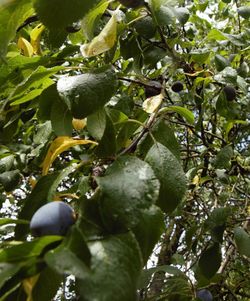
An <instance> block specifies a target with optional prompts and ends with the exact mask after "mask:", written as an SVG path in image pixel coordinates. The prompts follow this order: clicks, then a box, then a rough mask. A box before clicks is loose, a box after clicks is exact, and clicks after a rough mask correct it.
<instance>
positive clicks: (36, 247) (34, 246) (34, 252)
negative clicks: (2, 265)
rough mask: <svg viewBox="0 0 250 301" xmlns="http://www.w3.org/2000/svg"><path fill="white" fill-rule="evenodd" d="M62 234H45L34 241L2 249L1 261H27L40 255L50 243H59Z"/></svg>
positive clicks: (0, 252)
mask: <svg viewBox="0 0 250 301" xmlns="http://www.w3.org/2000/svg"><path fill="white" fill-rule="evenodd" d="M61 240H62V237H61V236H52V235H51V236H44V237H41V238H38V239H34V240H33V241H29V242H24V243H21V244H18V245H14V246H10V247H8V248H5V249H2V250H0V262H18V261H25V260H28V259H30V258H32V257H37V256H39V255H40V254H41V253H42V251H43V250H44V249H45V248H46V247H49V246H50V245H53V246H54V245H55V244H58V243H59V242H60V241H61Z"/></svg>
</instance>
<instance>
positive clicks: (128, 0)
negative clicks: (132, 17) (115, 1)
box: [119, 0, 144, 8]
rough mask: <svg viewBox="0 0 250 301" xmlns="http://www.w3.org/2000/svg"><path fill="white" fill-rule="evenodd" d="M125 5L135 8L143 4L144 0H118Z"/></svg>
mask: <svg viewBox="0 0 250 301" xmlns="http://www.w3.org/2000/svg"><path fill="white" fill-rule="evenodd" d="M119 2H120V3H121V4H122V5H124V6H125V7H130V8H136V7H140V6H142V5H143V3H144V0H119Z"/></svg>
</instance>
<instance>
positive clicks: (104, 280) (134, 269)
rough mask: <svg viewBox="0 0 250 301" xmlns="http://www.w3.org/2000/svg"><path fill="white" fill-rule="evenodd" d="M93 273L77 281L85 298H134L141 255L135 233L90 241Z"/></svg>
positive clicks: (119, 300) (130, 300) (129, 300)
mask: <svg viewBox="0 0 250 301" xmlns="http://www.w3.org/2000/svg"><path fill="white" fill-rule="evenodd" d="M89 248H90V251H91V255H92V259H91V270H92V273H91V274H90V275H89V277H88V278H86V279H84V280H78V281H77V283H76V289H77V291H78V292H79V294H80V296H81V297H82V298H83V299H84V300H89V301H90V300H102V301H110V300H112V301H134V300H136V288H137V281H138V279H139V276H140V272H141V269H142V265H143V263H142V258H141V254H140V250H139V247H138V244H137V241H136V239H135V238H134V236H133V235H132V234H131V233H130V232H128V233H125V234H121V235H115V236H109V237H108V238H104V239H102V240H96V241H93V242H90V243H89Z"/></svg>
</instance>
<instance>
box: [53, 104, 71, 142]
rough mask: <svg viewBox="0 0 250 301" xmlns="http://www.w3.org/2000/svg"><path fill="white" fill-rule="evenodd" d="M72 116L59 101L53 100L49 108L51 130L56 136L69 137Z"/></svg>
mask: <svg viewBox="0 0 250 301" xmlns="http://www.w3.org/2000/svg"><path fill="white" fill-rule="evenodd" d="M72 119H73V117H72V114H71V112H70V111H69V108H68V107H67V105H66V104H65V103H64V102H63V101H62V100H61V99H55V100H54V102H53V105H52V107H51V113H50V120H51V125H52V129H53V131H54V132H55V134H56V135H57V136H71V135H72V131H73V127H72Z"/></svg>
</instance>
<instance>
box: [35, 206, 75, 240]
mask: <svg viewBox="0 0 250 301" xmlns="http://www.w3.org/2000/svg"><path fill="white" fill-rule="evenodd" d="M74 223H75V214H74V211H73V209H72V208H71V207H70V206H69V205H67V204H66V203H64V202H61V201H54V202H51V203H48V204H46V205H44V206H42V207H41V208H39V209H38V210H37V211H36V212H35V214H34V215H33V217H32V219H31V222H30V230H31V233H32V234H33V235H34V236H44V235H65V234H66V232H67V231H68V229H69V228H70V226H72V225H73V224H74Z"/></svg>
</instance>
